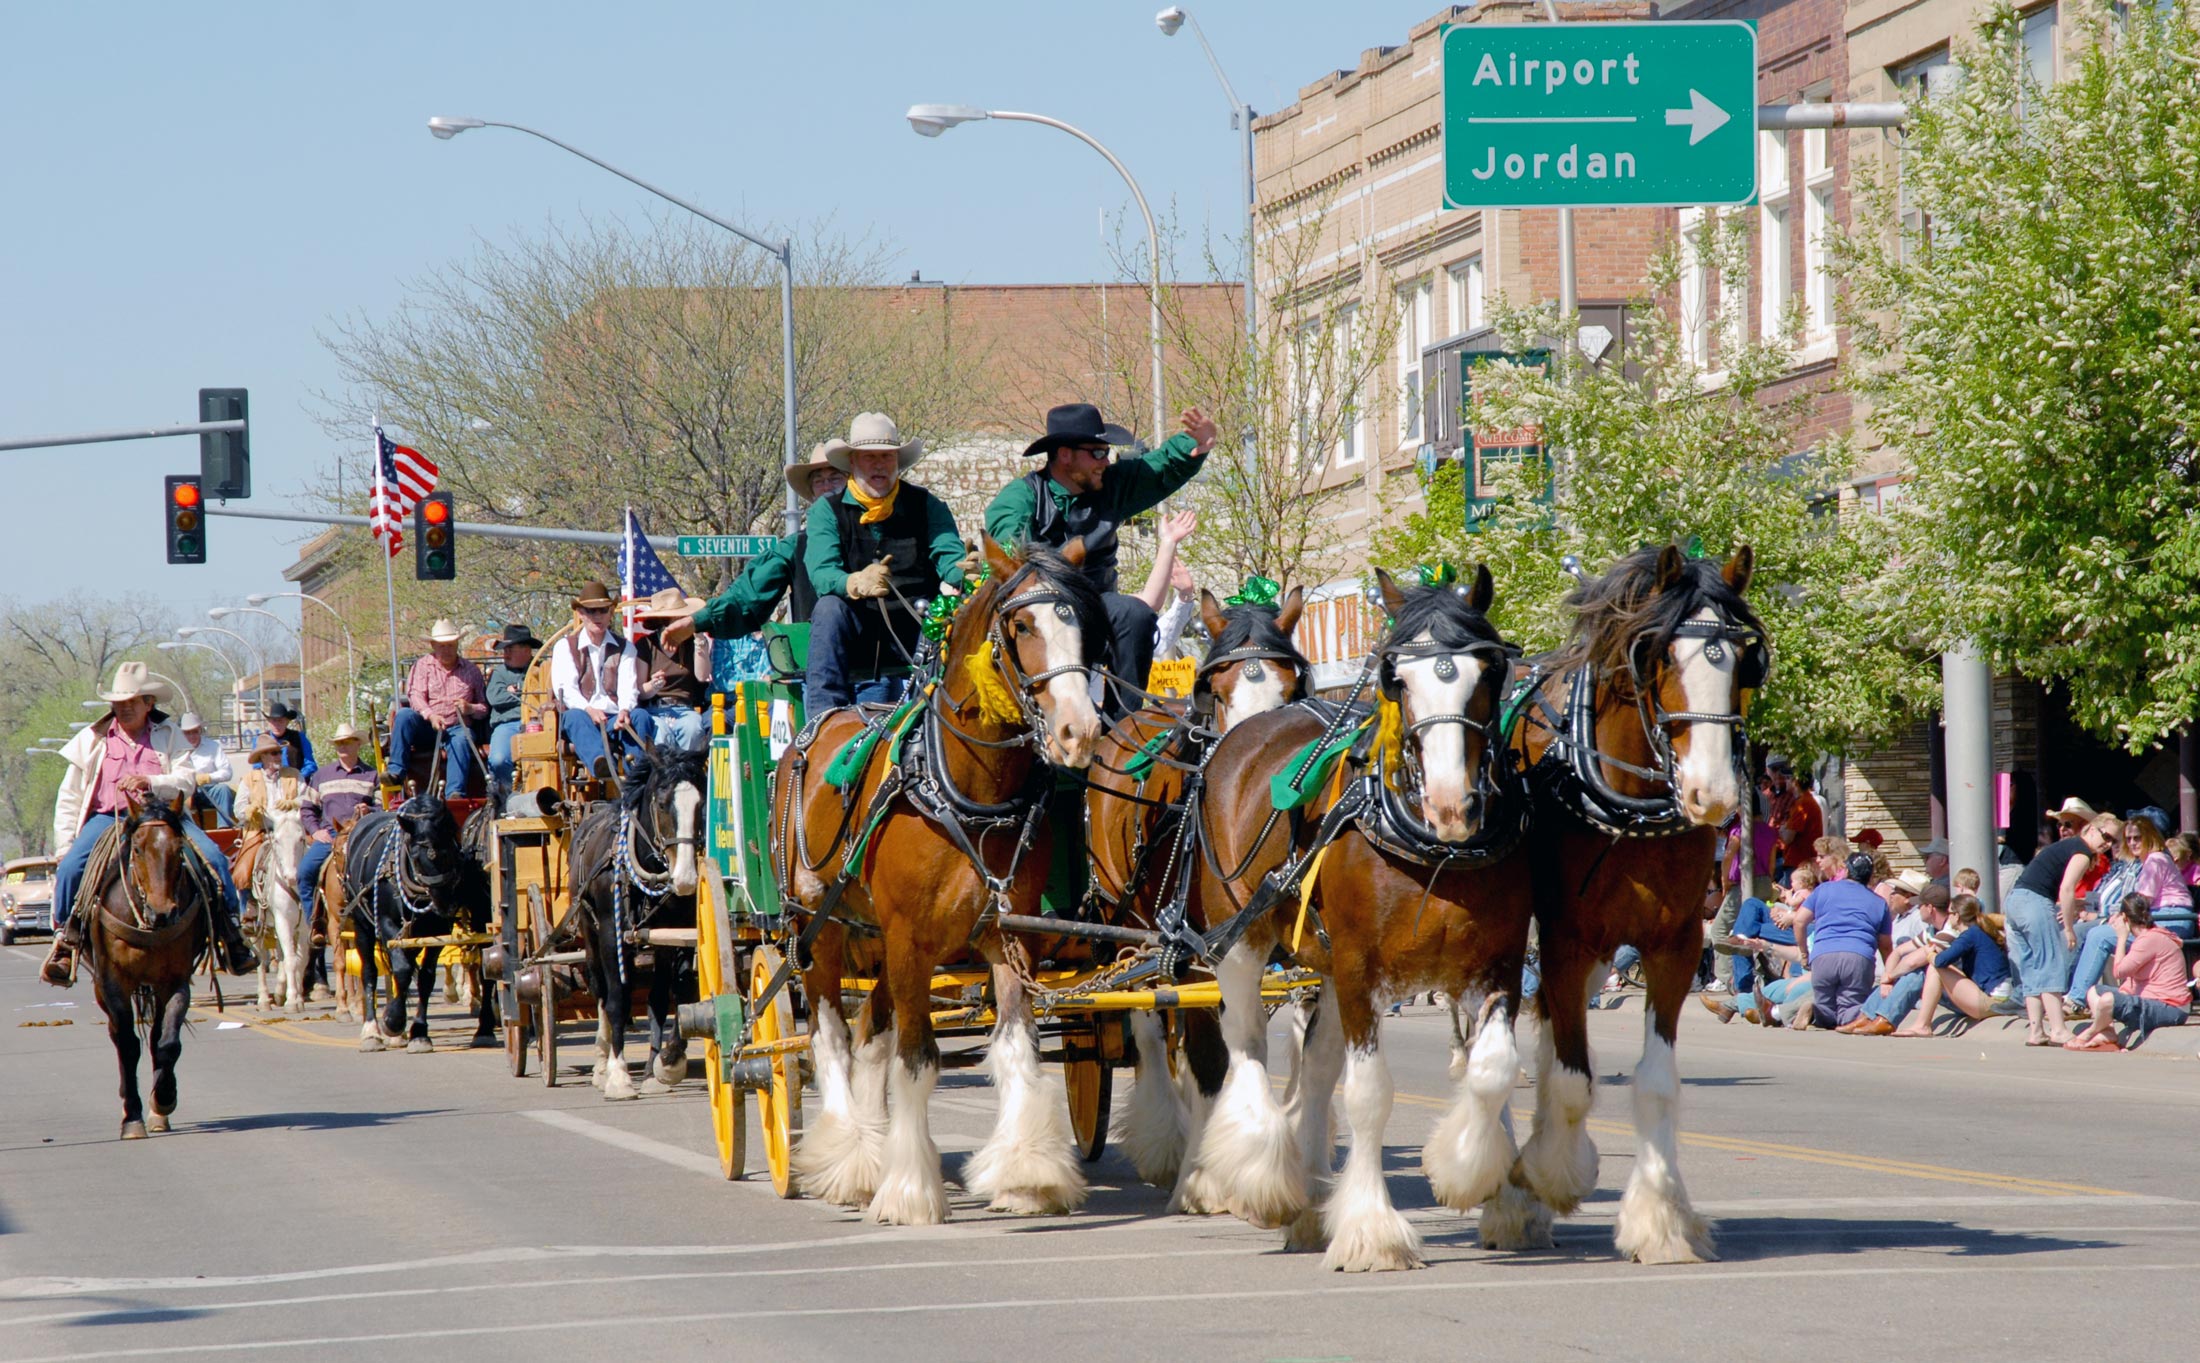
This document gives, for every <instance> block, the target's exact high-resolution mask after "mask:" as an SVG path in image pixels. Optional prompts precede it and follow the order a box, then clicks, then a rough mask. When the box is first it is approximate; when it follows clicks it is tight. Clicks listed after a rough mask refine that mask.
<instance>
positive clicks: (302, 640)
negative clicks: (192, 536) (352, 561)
mask: <svg viewBox="0 0 2200 1363" xmlns="http://www.w3.org/2000/svg"><path fill="white" fill-rule="evenodd" d="M474 421H475V429H476V430H480V429H483V428H485V427H486V426H487V425H488V424H489V423H488V422H486V421H483V420H481V418H479V417H475V418H474ZM286 596H295V597H297V598H298V599H299V600H300V601H311V602H312V603H313V604H314V605H316V606H319V607H320V608H321V609H322V610H325V611H327V612H328V613H329V617H330V618H331V619H333V620H334V621H336V628H338V629H340V630H342V631H343V632H344V671H345V702H346V704H347V705H348V706H349V708H350V719H351V722H352V723H353V724H354V725H356V724H358V723H359V650H358V649H357V648H355V647H353V645H352V639H351V626H350V625H349V624H347V623H346V622H345V620H344V616H343V613H342V612H340V611H338V610H337V609H336V607H334V606H331V605H330V604H329V603H328V602H326V601H323V600H322V599H321V598H320V597H318V596H315V595H314V594H313V593H311V592H254V593H252V594H251V595H250V596H248V597H246V598H245V599H244V601H245V604H246V605H248V606H264V605H266V604H267V603H268V602H270V601H275V600H278V599H280V598H283V597H286ZM298 610H299V619H298V693H299V694H300V695H301V696H303V695H304V694H305V675H306V637H305V630H306V626H305V607H303V606H300V607H299V608H298Z"/></svg>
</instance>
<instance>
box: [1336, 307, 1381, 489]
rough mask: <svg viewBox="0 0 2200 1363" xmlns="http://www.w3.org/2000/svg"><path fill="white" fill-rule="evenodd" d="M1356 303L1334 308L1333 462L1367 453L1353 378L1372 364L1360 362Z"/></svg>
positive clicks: (1354, 459) (1348, 460) (1362, 415)
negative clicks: (1334, 439) (1334, 387)
mask: <svg viewBox="0 0 2200 1363" xmlns="http://www.w3.org/2000/svg"><path fill="white" fill-rule="evenodd" d="M1363 339H1364V338H1363V337H1362V336H1361V335H1360V305H1359V304H1357V303H1347V304H1346V305H1345V306H1343V307H1341V308H1339V309H1337V334H1336V340H1335V342H1334V344H1333V346H1332V353H1333V354H1334V355H1335V357H1336V358H1335V361H1334V364H1335V368H1336V384H1337V390H1338V398H1337V462H1338V463H1339V464H1357V463H1359V462H1360V460H1361V458H1362V457H1363V456H1365V455H1366V453H1367V446H1366V445H1365V444H1363V443H1362V441H1361V431H1360V426H1361V424H1362V423H1363V422H1364V421H1365V420H1366V417H1367V413H1366V410H1365V409H1364V407H1363V406H1362V404H1361V402H1360V388H1359V384H1358V383H1357V382H1355V381H1354V380H1355V379H1356V378H1357V377H1358V376H1359V375H1360V374H1361V373H1362V372H1364V371H1366V370H1368V369H1371V368H1373V367H1374V366H1373V365H1368V364H1363V363H1362V362H1361V360H1362V356H1361V354H1360V342H1361V341H1362V340H1363Z"/></svg>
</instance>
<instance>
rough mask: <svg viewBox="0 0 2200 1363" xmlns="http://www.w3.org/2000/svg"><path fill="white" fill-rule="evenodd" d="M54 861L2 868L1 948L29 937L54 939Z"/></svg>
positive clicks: (23, 861)
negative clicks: (39, 936) (27, 934)
mask: <svg viewBox="0 0 2200 1363" xmlns="http://www.w3.org/2000/svg"><path fill="white" fill-rule="evenodd" d="M53 868H54V859H53V858H52V857H19V858H17V859H16V860H14V861H11V862H9V863H8V864H7V865H5V866H0V946H7V945H9V944H10V943H12V942H14V941H15V939H16V938H18V937H21V936H23V935H24V934H25V933H32V932H35V933H38V934H39V935H41V936H48V937H50V936H52V935H53Z"/></svg>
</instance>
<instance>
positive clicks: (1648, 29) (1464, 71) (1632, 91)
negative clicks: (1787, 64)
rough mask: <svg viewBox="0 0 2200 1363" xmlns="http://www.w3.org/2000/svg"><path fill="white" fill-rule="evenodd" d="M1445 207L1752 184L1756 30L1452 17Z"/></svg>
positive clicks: (1647, 201) (1653, 200)
mask: <svg viewBox="0 0 2200 1363" xmlns="http://www.w3.org/2000/svg"><path fill="white" fill-rule="evenodd" d="M1443 74H1444V207H1446V208H1616V207H1636V208H1688V207H1694V206H1697V205H1723V204H1740V203H1747V202H1749V200H1750V199H1751V198H1753V197H1755V195H1756V193H1757V30H1756V28H1755V26H1754V25H1751V24H1747V23H1743V22H1741V21H1740V20H1731V19H1727V20H1706V21H1702V22H1685V23H1684V22H1675V23H1597V22H1593V21H1583V22H1577V23H1562V24H1454V25H1452V26H1451V27H1450V28H1448V29H1446V30H1445V31H1444V65H1443Z"/></svg>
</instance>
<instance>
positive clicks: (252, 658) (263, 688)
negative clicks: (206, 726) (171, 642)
mask: <svg viewBox="0 0 2200 1363" xmlns="http://www.w3.org/2000/svg"><path fill="white" fill-rule="evenodd" d="M199 634H226V635H228V636H229V637H230V638H232V639H235V640H236V641H237V642H238V643H240V644H243V645H244V648H245V657H246V659H247V660H248V661H249V662H250V663H251V664H252V671H253V680H254V682H255V684H256V685H257V687H258V688H259V702H258V703H259V707H260V720H261V722H262V723H265V722H266V720H267V660H266V659H265V658H263V657H262V656H261V655H260V650H259V648H258V647H257V646H256V645H254V644H253V642H252V641H251V640H250V639H247V638H245V637H244V636H243V635H242V634H239V633H237V631H235V630H233V629H223V628H221V627H220V626H219V625H185V626H184V627H183V628H182V629H179V630H177V631H176V637H177V638H179V639H189V638H191V637H192V636H194V635H199ZM239 681H240V682H241V681H242V678H240V679H239Z"/></svg>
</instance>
